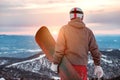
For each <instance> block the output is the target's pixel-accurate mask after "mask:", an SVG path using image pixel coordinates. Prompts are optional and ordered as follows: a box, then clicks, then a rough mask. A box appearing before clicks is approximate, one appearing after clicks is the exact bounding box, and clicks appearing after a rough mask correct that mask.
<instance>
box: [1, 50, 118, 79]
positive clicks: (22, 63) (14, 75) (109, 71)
mask: <svg viewBox="0 0 120 80" xmlns="http://www.w3.org/2000/svg"><path fill="white" fill-rule="evenodd" d="M101 53H102V59H101V66H102V67H103V70H104V73H105V75H104V76H103V78H102V80H120V50H108V51H101ZM50 65H51V63H50V62H49V61H48V60H47V58H46V57H45V55H44V54H43V52H40V53H38V54H36V55H33V56H31V57H28V58H22V59H21V58H5V57H1V58H0V77H1V78H2V77H3V78H5V80H51V78H52V77H55V78H59V76H58V75H57V74H55V73H54V72H52V71H51V70H50ZM93 73H94V65H93V61H92V57H91V56H90V55H89V62H88V76H89V78H90V80H97V79H95V76H94V74H93ZM93 78H94V79H93Z"/></svg>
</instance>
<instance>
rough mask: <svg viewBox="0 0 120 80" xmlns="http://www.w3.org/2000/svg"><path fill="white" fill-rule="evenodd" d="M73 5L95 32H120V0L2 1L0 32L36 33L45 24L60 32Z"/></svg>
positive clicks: (55, 32)
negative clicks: (78, 8) (81, 12)
mask: <svg viewBox="0 0 120 80" xmlns="http://www.w3.org/2000/svg"><path fill="white" fill-rule="evenodd" d="M73 7H80V8H82V10H83V11H84V14H85V16H84V22H85V23H86V26H87V27H89V28H90V29H91V30H92V31H93V32H94V33H95V34H119V35H120V0H0V34H17V35H24V34H25V35H34V34H35V33H36V31H37V30H38V29H39V28H40V27H41V26H42V25H45V26H48V28H49V29H50V31H51V33H52V34H53V35H56V34H57V33H58V31H59V29H60V27H61V26H62V25H65V24H67V22H68V21H69V11H70V9H71V8H73Z"/></svg>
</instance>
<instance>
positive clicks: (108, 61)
mask: <svg viewBox="0 0 120 80" xmlns="http://www.w3.org/2000/svg"><path fill="white" fill-rule="evenodd" d="M101 60H103V61H104V62H107V63H112V61H111V60H106V59H104V58H101Z"/></svg>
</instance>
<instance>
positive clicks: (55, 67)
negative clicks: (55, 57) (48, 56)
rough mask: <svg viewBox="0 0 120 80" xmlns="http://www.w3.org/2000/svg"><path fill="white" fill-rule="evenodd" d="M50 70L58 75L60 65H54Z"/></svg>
mask: <svg viewBox="0 0 120 80" xmlns="http://www.w3.org/2000/svg"><path fill="white" fill-rule="evenodd" d="M50 69H51V70H52V71H54V72H55V73H58V64H54V63H52V64H51V67H50Z"/></svg>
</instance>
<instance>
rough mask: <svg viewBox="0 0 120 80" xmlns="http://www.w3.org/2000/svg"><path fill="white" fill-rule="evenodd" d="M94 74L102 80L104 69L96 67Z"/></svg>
mask: <svg viewBox="0 0 120 80" xmlns="http://www.w3.org/2000/svg"><path fill="white" fill-rule="evenodd" d="M94 74H95V75H96V76H97V77H98V78H101V77H102V76H103V74H104V72H103V69H102V67H101V66H95V70H94Z"/></svg>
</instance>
